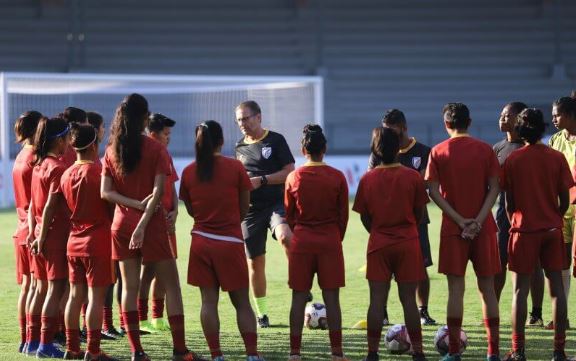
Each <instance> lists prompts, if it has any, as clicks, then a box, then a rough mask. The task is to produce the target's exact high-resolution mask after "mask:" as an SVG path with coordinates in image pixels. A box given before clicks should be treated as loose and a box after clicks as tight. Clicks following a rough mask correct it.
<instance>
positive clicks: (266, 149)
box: [262, 147, 272, 159]
mask: <svg viewBox="0 0 576 361" xmlns="http://www.w3.org/2000/svg"><path fill="white" fill-rule="evenodd" d="M271 155H272V147H262V156H263V157H264V158H265V159H269V158H270V156H271Z"/></svg>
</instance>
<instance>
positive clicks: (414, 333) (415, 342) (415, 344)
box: [408, 327, 422, 354]
mask: <svg viewBox="0 0 576 361" xmlns="http://www.w3.org/2000/svg"><path fill="white" fill-rule="evenodd" d="M408 337H410V343H411V344H412V350H414V353H416V354H421V353H422V328H420V327H418V328H417V329H416V330H408Z"/></svg>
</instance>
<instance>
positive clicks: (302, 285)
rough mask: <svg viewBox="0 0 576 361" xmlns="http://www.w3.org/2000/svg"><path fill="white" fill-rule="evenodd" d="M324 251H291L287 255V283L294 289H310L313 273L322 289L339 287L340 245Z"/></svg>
mask: <svg viewBox="0 0 576 361" xmlns="http://www.w3.org/2000/svg"><path fill="white" fill-rule="evenodd" d="M338 246H339V248H338V249H335V250H333V251H329V252H325V253H293V252H290V255H289V256H288V285H289V286H290V288H291V289H293V290H294V291H302V292H304V291H310V289H311V288H312V281H313V280H314V274H317V275H318V285H319V286H320V288H321V289H323V290H331V289H336V288H341V287H344V286H345V285H346V282H345V279H344V253H343V252H342V246H341V245H338Z"/></svg>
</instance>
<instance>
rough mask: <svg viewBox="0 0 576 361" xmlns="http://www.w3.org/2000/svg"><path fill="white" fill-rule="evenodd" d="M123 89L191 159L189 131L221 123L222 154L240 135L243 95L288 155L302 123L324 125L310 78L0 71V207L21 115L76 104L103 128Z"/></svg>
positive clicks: (318, 83)
mask: <svg viewBox="0 0 576 361" xmlns="http://www.w3.org/2000/svg"><path fill="white" fill-rule="evenodd" d="M130 93H139V94H142V95H144V96H145V97H146V98H147V99H148V102H149V108H150V111H151V112H154V113H162V114H165V115H166V116H168V117H170V118H172V119H174V120H175V121H176V126H175V127H174V129H173V131H172V136H171V143H170V146H169V148H170V152H171V154H172V155H173V156H174V157H175V158H188V159H191V158H192V157H193V156H194V139H195V136H194V129H195V127H196V125H197V124H199V123H200V122H201V121H204V120H210V119H212V120H217V121H218V122H220V124H221V125H222V128H223V131H224V147H223V153H224V154H226V155H233V153H234V145H235V143H236V141H237V140H238V139H240V137H241V133H240V131H239V129H238V126H237V125H236V122H235V115H234V108H235V106H236V105H237V104H238V103H240V102H242V101H245V100H255V101H256V102H258V103H259V104H260V106H261V108H262V123H263V126H264V127H265V128H270V129H272V130H274V131H278V132H279V133H281V134H283V135H284V136H285V137H286V140H287V142H288V144H289V146H290V148H291V150H292V152H293V153H294V154H295V155H297V154H299V152H300V144H299V142H300V137H301V134H302V133H301V131H302V128H303V126H304V125H305V124H308V123H316V124H320V125H323V118H324V113H323V111H324V100H323V80H322V78H321V77H317V76H195V75H134V74H85V73H11V72H6V73H0V137H1V140H0V153H1V156H2V162H1V164H2V174H1V176H2V178H1V183H0V207H2V208H6V207H9V206H11V205H13V203H14V197H13V194H12V176H11V170H12V164H13V159H14V158H15V156H16V154H17V153H18V151H19V150H20V147H19V145H17V144H15V137H14V134H13V130H12V129H13V126H14V121H15V120H16V118H17V117H18V116H19V115H20V114H21V113H23V112H25V111H27V110H37V111H39V112H41V113H42V114H44V115H46V116H55V115H57V114H58V113H61V112H62V111H63V110H64V109H65V108H66V107H68V106H75V107H78V108H81V109H84V110H86V111H96V112H98V113H100V114H102V115H103V117H104V119H105V120H104V122H105V125H106V128H107V131H108V130H109V128H110V123H111V121H112V118H113V116H114V110H115V109H116V107H117V105H118V104H119V103H120V102H121V100H122V98H123V97H124V96H126V95H128V94H130ZM102 149H103V146H102V147H101V151H102Z"/></svg>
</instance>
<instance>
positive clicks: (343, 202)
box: [284, 162, 348, 253]
mask: <svg viewBox="0 0 576 361" xmlns="http://www.w3.org/2000/svg"><path fill="white" fill-rule="evenodd" d="M284 205H285V207H286V221H287V222H288V224H289V225H290V228H292V230H293V232H294V236H293V238H292V241H291V245H290V251H291V252H297V253H308V252H311V253H316V252H323V251H326V250H327V249H329V248H330V247H334V244H339V243H340V242H342V240H343V239H344V233H345V232H346V225H347V224H348V184H347V183H346V178H345V177H344V175H343V174H342V172H340V171H339V170H337V169H335V168H332V167H330V166H328V165H326V164H324V163H313V162H309V163H307V164H305V165H304V166H302V167H299V168H298V169H296V170H295V171H293V172H291V173H290V174H289V175H288V177H287V178H286V189H285V192H284Z"/></svg>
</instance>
